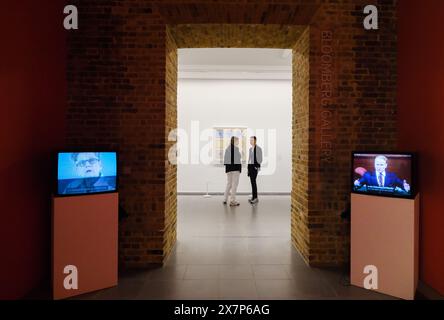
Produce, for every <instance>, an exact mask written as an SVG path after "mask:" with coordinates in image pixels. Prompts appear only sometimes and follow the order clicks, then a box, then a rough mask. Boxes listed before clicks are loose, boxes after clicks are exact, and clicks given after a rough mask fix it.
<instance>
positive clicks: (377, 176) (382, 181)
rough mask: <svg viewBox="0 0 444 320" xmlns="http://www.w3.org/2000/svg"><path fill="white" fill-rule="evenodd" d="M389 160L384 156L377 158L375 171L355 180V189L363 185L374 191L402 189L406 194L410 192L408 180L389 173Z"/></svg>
mask: <svg viewBox="0 0 444 320" xmlns="http://www.w3.org/2000/svg"><path fill="white" fill-rule="evenodd" d="M387 162H388V158H387V157H386V156H384V155H378V156H376V158H375V171H373V172H368V171H367V172H365V173H363V176H362V178H360V179H357V180H355V183H354V184H355V187H361V186H363V185H365V186H368V187H370V188H372V189H375V188H380V189H384V188H385V189H389V188H390V189H396V188H400V189H401V190H403V191H404V192H407V193H408V192H410V185H409V184H408V182H407V181H406V180H401V179H400V178H398V176H397V175H396V173H393V172H388V171H386V169H387Z"/></svg>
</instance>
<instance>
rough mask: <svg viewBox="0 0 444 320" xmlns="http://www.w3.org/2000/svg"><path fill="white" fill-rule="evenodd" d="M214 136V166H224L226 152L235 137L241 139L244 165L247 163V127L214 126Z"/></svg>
mask: <svg viewBox="0 0 444 320" xmlns="http://www.w3.org/2000/svg"><path fill="white" fill-rule="evenodd" d="M213 134H214V136H213V165H215V166H223V165H224V152H225V149H226V148H228V146H229V145H230V140H231V137H233V136H234V137H237V138H239V150H240V152H241V160H242V164H245V163H246V162H247V159H246V156H247V127H242V126H214V127H213Z"/></svg>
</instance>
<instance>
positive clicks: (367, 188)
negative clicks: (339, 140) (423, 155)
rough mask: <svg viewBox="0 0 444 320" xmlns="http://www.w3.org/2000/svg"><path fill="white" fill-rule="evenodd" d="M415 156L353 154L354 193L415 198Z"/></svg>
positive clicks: (386, 153)
mask: <svg viewBox="0 0 444 320" xmlns="http://www.w3.org/2000/svg"><path fill="white" fill-rule="evenodd" d="M415 171H416V155H415V154H414V153H389V152H383V153H381V152H353V153H352V173H351V177H352V181H351V188H352V192H353V193H361V194H369V195H377V196H387V197H399V198H409V199H411V198H414V197H415V196H416V192H417V190H416V172H415Z"/></svg>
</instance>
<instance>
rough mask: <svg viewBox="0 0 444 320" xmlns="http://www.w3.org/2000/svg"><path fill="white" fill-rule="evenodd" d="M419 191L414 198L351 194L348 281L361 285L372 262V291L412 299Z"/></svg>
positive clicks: (416, 251) (416, 264) (413, 292)
mask: <svg viewBox="0 0 444 320" xmlns="http://www.w3.org/2000/svg"><path fill="white" fill-rule="evenodd" d="M418 234H419V195H417V196H416V198H415V199H414V200H412V199H399V198H388V197H377V196H368V195H360V194H352V195H351V275H350V279H351V284H352V285H355V286H358V287H364V279H365V277H366V276H367V274H365V273H364V268H365V267H366V266H370V265H372V266H376V267H377V270H378V288H377V289H375V291H377V292H380V293H384V294H388V295H391V296H395V297H399V298H402V299H408V300H411V299H414V297H415V292H416V287H417V284H418Z"/></svg>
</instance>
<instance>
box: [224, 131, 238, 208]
mask: <svg viewBox="0 0 444 320" xmlns="http://www.w3.org/2000/svg"><path fill="white" fill-rule="evenodd" d="M238 145H239V138H237V137H231V141H230V145H229V146H228V148H227V149H226V150H225V154H224V165H225V173H226V174H227V187H226V188H225V193H224V204H227V202H228V196H229V195H231V196H230V206H238V205H239V202H237V201H236V191H237V186H238V184H239V176H240V173H241V171H242V163H241V153H240V151H239V147H238Z"/></svg>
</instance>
